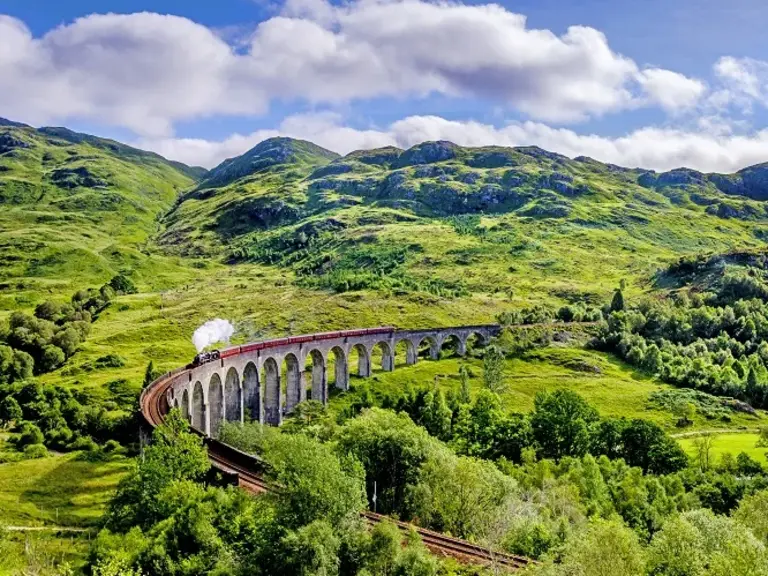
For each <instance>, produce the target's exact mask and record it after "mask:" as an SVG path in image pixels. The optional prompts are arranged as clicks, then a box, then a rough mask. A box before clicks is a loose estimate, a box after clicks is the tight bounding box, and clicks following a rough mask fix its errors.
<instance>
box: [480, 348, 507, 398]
mask: <svg viewBox="0 0 768 576" xmlns="http://www.w3.org/2000/svg"><path fill="white" fill-rule="evenodd" d="M483 382H484V383H485V387H486V388H487V389H488V390H490V391H491V392H493V393H495V394H500V393H502V392H504V389H505V387H506V383H505V381H504V351H503V350H502V349H501V347H499V346H497V345H494V344H491V345H490V346H488V347H487V348H486V349H485V353H484V354H483Z"/></svg>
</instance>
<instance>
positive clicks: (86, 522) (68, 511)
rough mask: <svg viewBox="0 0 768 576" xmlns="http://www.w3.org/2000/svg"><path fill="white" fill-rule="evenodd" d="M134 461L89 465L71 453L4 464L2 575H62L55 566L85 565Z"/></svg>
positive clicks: (0, 473)
mask: <svg viewBox="0 0 768 576" xmlns="http://www.w3.org/2000/svg"><path fill="white" fill-rule="evenodd" d="M129 462H130V461H129V460H128V459H126V458H123V457H119V456H116V457H113V459H112V460H110V461H108V462H86V461H82V460H78V454H77V453H72V454H65V455H60V454H56V455H51V456H48V457H46V458H41V459H39V460H24V461H21V462H13V463H6V464H0V575H5V574H8V575H10V574H14V575H15V574H49V573H50V574H53V573H55V574H60V573H61V572H59V571H55V570H54V569H55V567H61V566H62V565H63V564H66V565H69V566H70V567H72V568H73V569H78V568H79V567H81V566H82V565H83V564H84V562H85V557H86V554H87V552H88V546H89V541H90V539H91V537H92V536H93V535H94V534H95V532H96V530H97V526H98V523H99V519H100V518H101V516H102V514H103V513H104V510H105V508H106V505H107V503H108V502H109V499H110V498H111V497H112V494H113V492H114V490H115V488H116V487H117V484H118V482H119V481H120V478H122V477H123V475H124V474H125V473H126V471H127V470H128V469H129V466H130V463H129ZM4 527H15V528H16V529H15V530H13V531H8V530H5V529H4ZM42 527H48V528H50V527H58V528H64V529H66V528H70V529H76V530H80V531H74V530H73V531H66V530H62V531H57V530H40V528H42ZM25 528H31V530H24V529H25ZM21 569H24V570H25V571H24V572H21Z"/></svg>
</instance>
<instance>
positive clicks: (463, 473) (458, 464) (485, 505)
mask: <svg viewBox="0 0 768 576" xmlns="http://www.w3.org/2000/svg"><path fill="white" fill-rule="evenodd" d="M514 495H516V484H515V482H514V481H512V479H511V478H509V477H507V476H505V475H504V474H502V473H501V472H500V471H499V470H498V468H496V467H495V466H494V465H493V464H492V463H490V462H488V461H483V460H478V459H474V458H468V457H456V456H455V455H453V454H450V453H448V452H445V453H438V454H435V455H434V456H432V457H430V458H429V459H427V461H425V462H424V464H422V466H421V469H420V472H419V480H418V483H417V484H416V485H414V486H413V487H412V488H411V489H410V493H409V505H408V509H409V510H411V511H412V515H413V516H415V517H417V518H419V519H420V520H421V521H422V522H425V523H426V524H427V525H429V526H431V527H432V528H434V529H437V530H440V531H443V532H448V533H450V534H454V535H456V536H459V537H461V538H469V539H473V540H475V539H478V538H481V539H482V538H486V537H488V536H489V534H490V532H491V530H492V528H493V526H494V524H495V523H496V522H497V521H498V519H499V515H500V514H501V510H502V506H503V505H504V504H506V502H507V501H508V500H510V499H511V498H512V497H513V496H514Z"/></svg>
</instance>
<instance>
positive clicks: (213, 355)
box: [190, 326, 395, 368]
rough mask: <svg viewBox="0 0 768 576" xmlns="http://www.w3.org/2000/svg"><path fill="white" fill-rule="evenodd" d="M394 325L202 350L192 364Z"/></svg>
mask: <svg viewBox="0 0 768 576" xmlns="http://www.w3.org/2000/svg"><path fill="white" fill-rule="evenodd" d="M394 330H395V327H394V326H380V327H378V328H361V329H358V330H341V331H338V332H323V333H320V334H307V335H305V336H290V337H288V338H278V339H276V340H267V341H265V342H254V343H252V344H244V345H242V346H234V347H232V348H226V349H224V350H211V351H210V352H200V354H198V355H197V356H195V357H194V359H193V360H192V363H191V364H190V366H191V367H192V368H195V367H197V366H200V365H202V364H205V363H207V362H213V361H214V360H221V359H223V358H229V357H230V356H236V355H238V354H245V353H247V352H254V351H256V350H264V349H267V348H275V347H277V346H284V345H286V344H304V343H307V342H314V341H317V340H331V339H336V338H348V337H350V336H365V335H368V334H386V333H390V332H393V331H394Z"/></svg>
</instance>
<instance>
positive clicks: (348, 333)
mask: <svg viewBox="0 0 768 576" xmlns="http://www.w3.org/2000/svg"><path fill="white" fill-rule="evenodd" d="M499 331H500V327H499V326H498V325H497V324H490V325H482V326H459V327H454V328H435V329H426V330H397V329H395V328H392V327H381V328H365V329H357V330H344V331H341V332H326V333H320V334H308V335H304V336H293V337H290V338H279V339H275V340H266V341H262V342H253V343H250V344H244V345H242V346H236V347H234V348H227V349H225V350H222V351H221V353H220V358H218V359H216V360H212V361H210V362H206V363H204V364H200V365H193V366H190V367H188V369H186V370H182V371H180V372H179V373H178V374H177V375H176V376H174V377H173V379H172V382H171V385H170V386H169V387H168V389H167V391H166V400H167V403H168V406H174V407H179V408H180V409H181V411H182V414H183V415H184V417H185V418H187V419H188V420H189V422H190V424H191V425H192V426H193V427H194V428H196V429H198V430H199V431H201V432H203V433H205V434H206V435H207V436H213V437H216V436H218V432H219V428H220V426H221V424H222V423H223V422H242V421H244V420H254V421H258V422H262V423H264V424H269V425H273V426H279V425H280V424H281V423H282V421H283V418H284V416H285V415H286V414H290V413H291V412H292V411H293V410H294V408H295V407H296V405H297V404H299V403H300V402H302V401H303V400H306V399H307V398H308V397H310V398H312V399H313V400H318V401H320V402H322V403H323V404H327V403H328V398H329V389H328V388H329V384H328V371H329V369H331V370H332V375H333V382H334V386H335V387H337V388H339V389H342V390H347V389H348V388H349V374H350V371H351V370H354V372H356V374H357V375H358V376H360V377H363V378H367V377H370V376H371V374H372V372H373V370H375V369H380V370H383V371H392V370H394V369H395V367H396V362H395V356H396V354H397V353H398V352H397V351H398V345H399V350H400V354H404V355H405V357H404V358H401V359H400V360H398V361H399V362H401V363H404V364H405V365H407V366H410V365H413V364H415V363H416V362H417V361H419V355H420V350H421V355H422V357H428V358H431V359H437V358H439V357H440V352H441V350H442V348H443V345H444V344H448V343H450V344H451V347H452V349H453V350H454V351H455V352H456V353H458V354H459V355H462V356H463V355H464V354H466V352H467V343H468V341H469V340H470V339H472V338H476V341H478V342H480V343H487V342H488V341H489V340H490V338H491V337H493V336H496V335H498V333H499ZM402 344H405V346H402ZM350 354H354V355H356V356H357V362H356V366H350V365H349V358H350ZM305 368H306V370H305Z"/></svg>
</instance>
